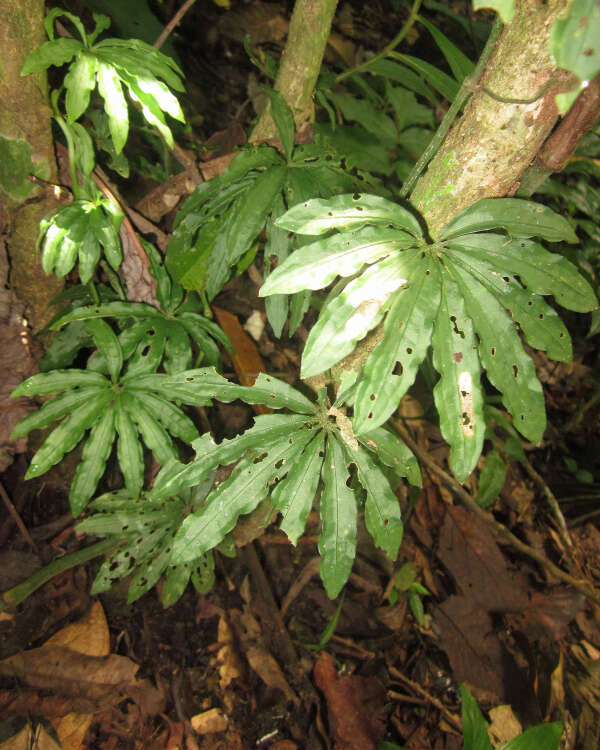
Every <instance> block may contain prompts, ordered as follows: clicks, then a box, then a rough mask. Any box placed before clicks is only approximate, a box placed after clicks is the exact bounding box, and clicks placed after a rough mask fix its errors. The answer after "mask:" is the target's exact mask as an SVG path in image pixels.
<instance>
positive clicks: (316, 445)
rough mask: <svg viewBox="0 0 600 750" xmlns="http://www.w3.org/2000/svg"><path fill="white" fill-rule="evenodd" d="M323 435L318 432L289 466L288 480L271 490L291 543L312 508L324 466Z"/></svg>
mask: <svg viewBox="0 0 600 750" xmlns="http://www.w3.org/2000/svg"><path fill="white" fill-rule="evenodd" d="M324 443H325V434H324V432H323V431H322V430H321V431H320V432H318V433H317V435H316V436H315V437H314V438H313V439H312V440H311V442H310V443H309V444H308V445H307V446H306V448H305V449H304V450H303V451H302V453H300V454H298V455H297V456H296V458H295V459H294V460H293V463H291V464H290V469H289V472H288V475H287V477H285V478H284V479H282V480H281V481H280V482H279V484H278V485H277V487H275V489H274V490H273V494H272V495H271V499H272V501H273V504H274V505H275V507H276V508H278V509H279V510H280V511H281V515H282V516H283V520H282V522H281V530H282V531H285V533H286V534H287V535H288V537H289V539H290V541H291V542H292V544H296V542H297V541H298V537H299V536H300V534H302V532H303V531H304V527H305V526H306V519H307V517H308V514H309V513H310V509H311V508H312V505H313V501H314V499H315V494H316V492H317V487H318V486H319V478H320V476H321V466H322V465H323V455H324V452H323V449H324Z"/></svg>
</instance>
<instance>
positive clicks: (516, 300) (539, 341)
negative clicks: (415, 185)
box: [452, 251, 572, 362]
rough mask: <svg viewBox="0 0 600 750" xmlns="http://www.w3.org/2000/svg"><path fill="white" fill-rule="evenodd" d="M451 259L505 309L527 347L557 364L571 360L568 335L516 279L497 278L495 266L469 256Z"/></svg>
mask: <svg viewBox="0 0 600 750" xmlns="http://www.w3.org/2000/svg"><path fill="white" fill-rule="evenodd" d="M452 258H453V260H454V261H456V262H457V263H459V264H460V265H461V266H462V267H463V268H464V269H466V270H467V271H469V272H470V273H471V274H473V276H475V277H476V278H477V280H478V281H479V282H480V283H481V284H483V286H485V287H486V288H487V289H488V290H489V291H490V292H491V293H492V294H493V295H494V296H495V297H496V299H497V300H498V302H500V304H501V305H502V306H503V307H505V308H506V309H507V311H508V313H509V315H510V317H511V318H512V319H513V320H515V321H516V322H517V323H518V324H519V326H520V328H521V330H522V331H523V334H524V336H525V340H526V341H527V343H528V344H529V345H530V346H532V347H535V348H536V349H541V350H543V351H546V352H547V353H548V356H549V357H550V358H551V359H555V360H558V361H559V362H570V361H571V358H572V348H571V337H570V336H569V332H568V331H567V329H566V327H565V325H564V323H563V322H562V320H561V319H560V318H559V317H558V315H557V314H556V312H555V311H554V310H553V309H552V308H551V307H550V306H549V305H548V304H547V303H546V302H545V301H544V299H543V297H540V296H538V295H537V294H532V293H531V292H530V291H529V290H527V289H523V287H522V286H521V284H520V283H519V281H517V279H516V278H514V277H513V276H509V275H507V274H506V273H504V274H502V275H501V274H500V273H499V272H498V270H497V268H496V267H494V266H493V265H491V264H490V263H487V262H482V261H481V260H479V259H478V258H475V257H473V255H472V254H471V253H464V254H463V253H460V252H457V251H454V252H453V253H452Z"/></svg>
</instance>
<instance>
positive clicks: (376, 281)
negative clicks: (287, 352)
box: [302, 251, 410, 378]
mask: <svg viewBox="0 0 600 750" xmlns="http://www.w3.org/2000/svg"><path fill="white" fill-rule="evenodd" d="M407 252H410V251H407ZM405 283H406V274H405V267H404V264H403V263H402V262H401V260H399V257H398V255H396V254H395V255H393V256H390V257H389V258H386V259H385V260H382V261H380V262H379V263H377V264H375V265H373V266H371V267H370V268H368V269H367V270H366V271H365V272H364V273H363V274H361V275H360V276H359V277H358V278H356V279H354V280H353V281H351V282H350V283H349V284H347V285H346V287H345V289H344V290H343V291H342V292H341V293H340V294H338V295H337V296H336V297H334V298H333V299H330V300H329V301H328V302H327V304H326V305H325V307H324V309H323V310H322V312H321V315H320V317H319V320H318V321H317V323H316V324H315V326H314V327H313V328H312V330H311V332H310V335H309V337H308V339H307V341H306V347H305V349H304V352H303V355H302V377H303V378H307V377H311V376H312V375H317V374H318V373H320V372H323V370H326V369H327V368H329V367H331V366H332V365H334V364H335V363H336V362H339V361H340V359H342V358H343V357H345V356H346V355H347V354H350V352H351V351H352V350H353V349H354V345H355V343H356V342H357V341H358V340H359V339H362V338H363V337H364V336H365V335H366V334H367V333H368V331H370V330H371V329H372V328H374V327H375V326H376V325H377V324H378V323H379V321H380V320H381V319H382V318H383V315H384V312H385V309H386V303H387V301H388V298H389V297H390V295H391V294H392V293H393V292H395V291H396V290H397V289H399V288H400V287H401V286H402V285H403V284H405Z"/></svg>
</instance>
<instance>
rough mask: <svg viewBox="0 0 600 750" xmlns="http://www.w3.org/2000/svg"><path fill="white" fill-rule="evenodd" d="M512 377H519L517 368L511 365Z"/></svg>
mask: <svg viewBox="0 0 600 750" xmlns="http://www.w3.org/2000/svg"><path fill="white" fill-rule="evenodd" d="M513 375H514V376H515V378H518V377H519V368H518V367H517V366H516V365H513Z"/></svg>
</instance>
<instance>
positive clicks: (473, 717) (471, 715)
mask: <svg viewBox="0 0 600 750" xmlns="http://www.w3.org/2000/svg"><path fill="white" fill-rule="evenodd" d="M460 697H461V701H462V709H461V714H462V730H463V738H464V742H463V746H462V750H493V749H492V743H491V742H490V738H489V737H488V733H487V722H486V720H485V719H484V718H483V714H482V713H481V711H480V710H479V706H478V705H477V701H476V700H475V698H473V696H472V695H471V693H470V692H469V689H468V688H467V687H466V686H465V685H462V684H461V685H460Z"/></svg>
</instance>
